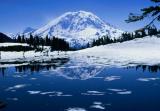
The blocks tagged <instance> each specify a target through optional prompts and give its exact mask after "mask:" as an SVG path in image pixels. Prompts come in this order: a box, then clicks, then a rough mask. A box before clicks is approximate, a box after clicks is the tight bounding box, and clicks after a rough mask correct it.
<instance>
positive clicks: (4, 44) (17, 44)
mask: <svg viewBox="0 0 160 111" xmlns="http://www.w3.org/2000/svg"><path fill="white" fill-rule="evenodd" d="M7 46H29V45H28V44H25V43H23V44H22V43H0V47H7Z"/></svg>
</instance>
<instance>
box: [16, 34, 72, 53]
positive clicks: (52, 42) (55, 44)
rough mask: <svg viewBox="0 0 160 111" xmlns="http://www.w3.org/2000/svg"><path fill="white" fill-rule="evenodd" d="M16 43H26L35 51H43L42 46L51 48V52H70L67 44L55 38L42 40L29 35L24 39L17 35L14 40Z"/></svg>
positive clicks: (22, 36)
mask: <svg viewBox="0 0 160 111" xmlns="http://www.w3.org/2000/svg"><path fill="white" fill-rule="evenodd" d="M15 41H16V42H18V43H27V44H29V45H30V46H31V47H34V48H35V49H40V46H41V49H42V50H43V48H44V46H51V49H52V51H53V50H63V51H67V50H70V47H69V43H68V42H66V41H65V40H64V39H61V38H56V37H54V36H53V37H48V36H46V37H45V38H42V37H40V36H33V35H32V34H30V36H29V37H25V36H24V35H18V37H17V38H16V40H15Z"/></svg>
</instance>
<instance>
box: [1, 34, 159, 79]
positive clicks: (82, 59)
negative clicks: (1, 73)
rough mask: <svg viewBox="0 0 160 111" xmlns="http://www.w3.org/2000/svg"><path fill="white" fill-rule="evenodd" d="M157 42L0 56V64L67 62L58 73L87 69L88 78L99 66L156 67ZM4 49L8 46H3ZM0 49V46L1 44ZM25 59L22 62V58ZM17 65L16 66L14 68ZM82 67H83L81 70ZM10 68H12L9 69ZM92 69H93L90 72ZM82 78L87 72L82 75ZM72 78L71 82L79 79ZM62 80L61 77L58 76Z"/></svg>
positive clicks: (148, 39)
mask: <svg viewBox="0 0 160 111" xmlns="http://www.w3.org/2000/svg"><path fill="white" fill-rule="evenodd" d="M159 44H160V38H157V37H155V36H152V37H149V36H147V37H145V38H139V39H135V40H131V41H127V42H123V43H114V44H109V45H104V46H97V47H92V48H88V49H83V50H79V51H70V52H66V53H65V52H60V53H59V54H58V52H57V51H55V52H49V53H48V54H49V56H45V55H44V53H43V52H34V51H27V52H25V53H24V52H1V60H0V62H13V61H21V62H23V61H28V62H29V61H48V60H51V59H53V58H69V59H70V61H69V63H68V64H70V65H69V66H67V67H64V68H63V67H61V69H60V70H61V71H62V73H63V71H68V72H69V73H70V68H75V69H76V70H74V71H75V72H76V73H78V72H81V71H80V70H79V68H78V67H81V68H83V69H87V68H89V69H90V70H92V72H93V73H92V75H90V77H92V76H93V75H96V74H97V73H98V72H99V70H101V68H102V67H101V66H109V67H127V66H136V65H157V64H160V51H159V50H160V45H159ZM4 45H8V44H3V46H4ZM1 46H2V44H1ZM23 54H24V55H25V58H24V57H23ZM16 65H18V64H16ZM84 65H85V67H84ZM6 66H7V65H6V64H4V65H0V67H6ZM11 66H12V65H11ZM93 68H94V69H93ZM84 74H85V75H87V74H88V72H84ZM85 75H84V76H82V77H78V76H76V75H73V78H82V79H85V78H86V77H85ZM62 76H63V74H62ZM114 79H120V78H118V77H111V78H107V79H106V80H114Z"/></svg>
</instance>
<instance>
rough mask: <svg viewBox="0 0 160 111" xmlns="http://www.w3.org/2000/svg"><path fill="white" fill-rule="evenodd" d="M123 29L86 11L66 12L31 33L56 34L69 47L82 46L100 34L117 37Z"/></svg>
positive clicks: (41, 34)
mask: <svg viewBox="0 0 160 111" xmlns="http://www.w3.org/2000/svg"><path fill="white" fill-rule="evenodd" d="M122 32H123V31H121V30H119V29H117V28H115V27H113V26H111V25H109V24H107V23H106V22H104V21H103V20H101V19H100V18H99V17H97V16H96V15H95V14H93V13H91V12H86V11H82V10H80V11H77V12H66V13H64V14H63V15H61V16H59V17H57V18H56V19H54V20H52V21H51V22H49V23H48V24H47V25H45V26H43V27H41V28H39V29H37V30H35V31H34V32H33V35H39V36H41V37H46V36H47V35H48V36H49V37H52V36H56V37H58V38H63V39H65V40H66V41H68V42H69V43H70V46H71V47H82V46H85V45H87V43H90V42H92V41H93V40H94V39H98V38H100V37H102V36H105V35H107V36H109V37H110V38H118V37H119V36H120V35H121V34H122Z"/></svg>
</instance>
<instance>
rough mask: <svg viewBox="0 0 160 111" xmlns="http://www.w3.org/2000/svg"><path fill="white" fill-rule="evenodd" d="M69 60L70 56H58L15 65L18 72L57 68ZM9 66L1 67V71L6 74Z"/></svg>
mask: <svg viewBox="0 0 160 111" xmlns="http://www.w3.org/2000/svg"><path fill="white" fill-rule="evenodd" d="M68 61H69V58H56V59H51V60H50V61H44V62H30V63H28V65H21V66H15V70H16V72H20V73H21V72H22V73H23V72H26V71H30V72H39V71H41V70H50V69H56V68H57V67H60V66H62V65H64V64H66V63H67V62H68ZM7 69H8V68H3V67H2V68H0V73H1V74H2V75H3V76H4V75H5V73H6V70H7Z"/></svg>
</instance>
